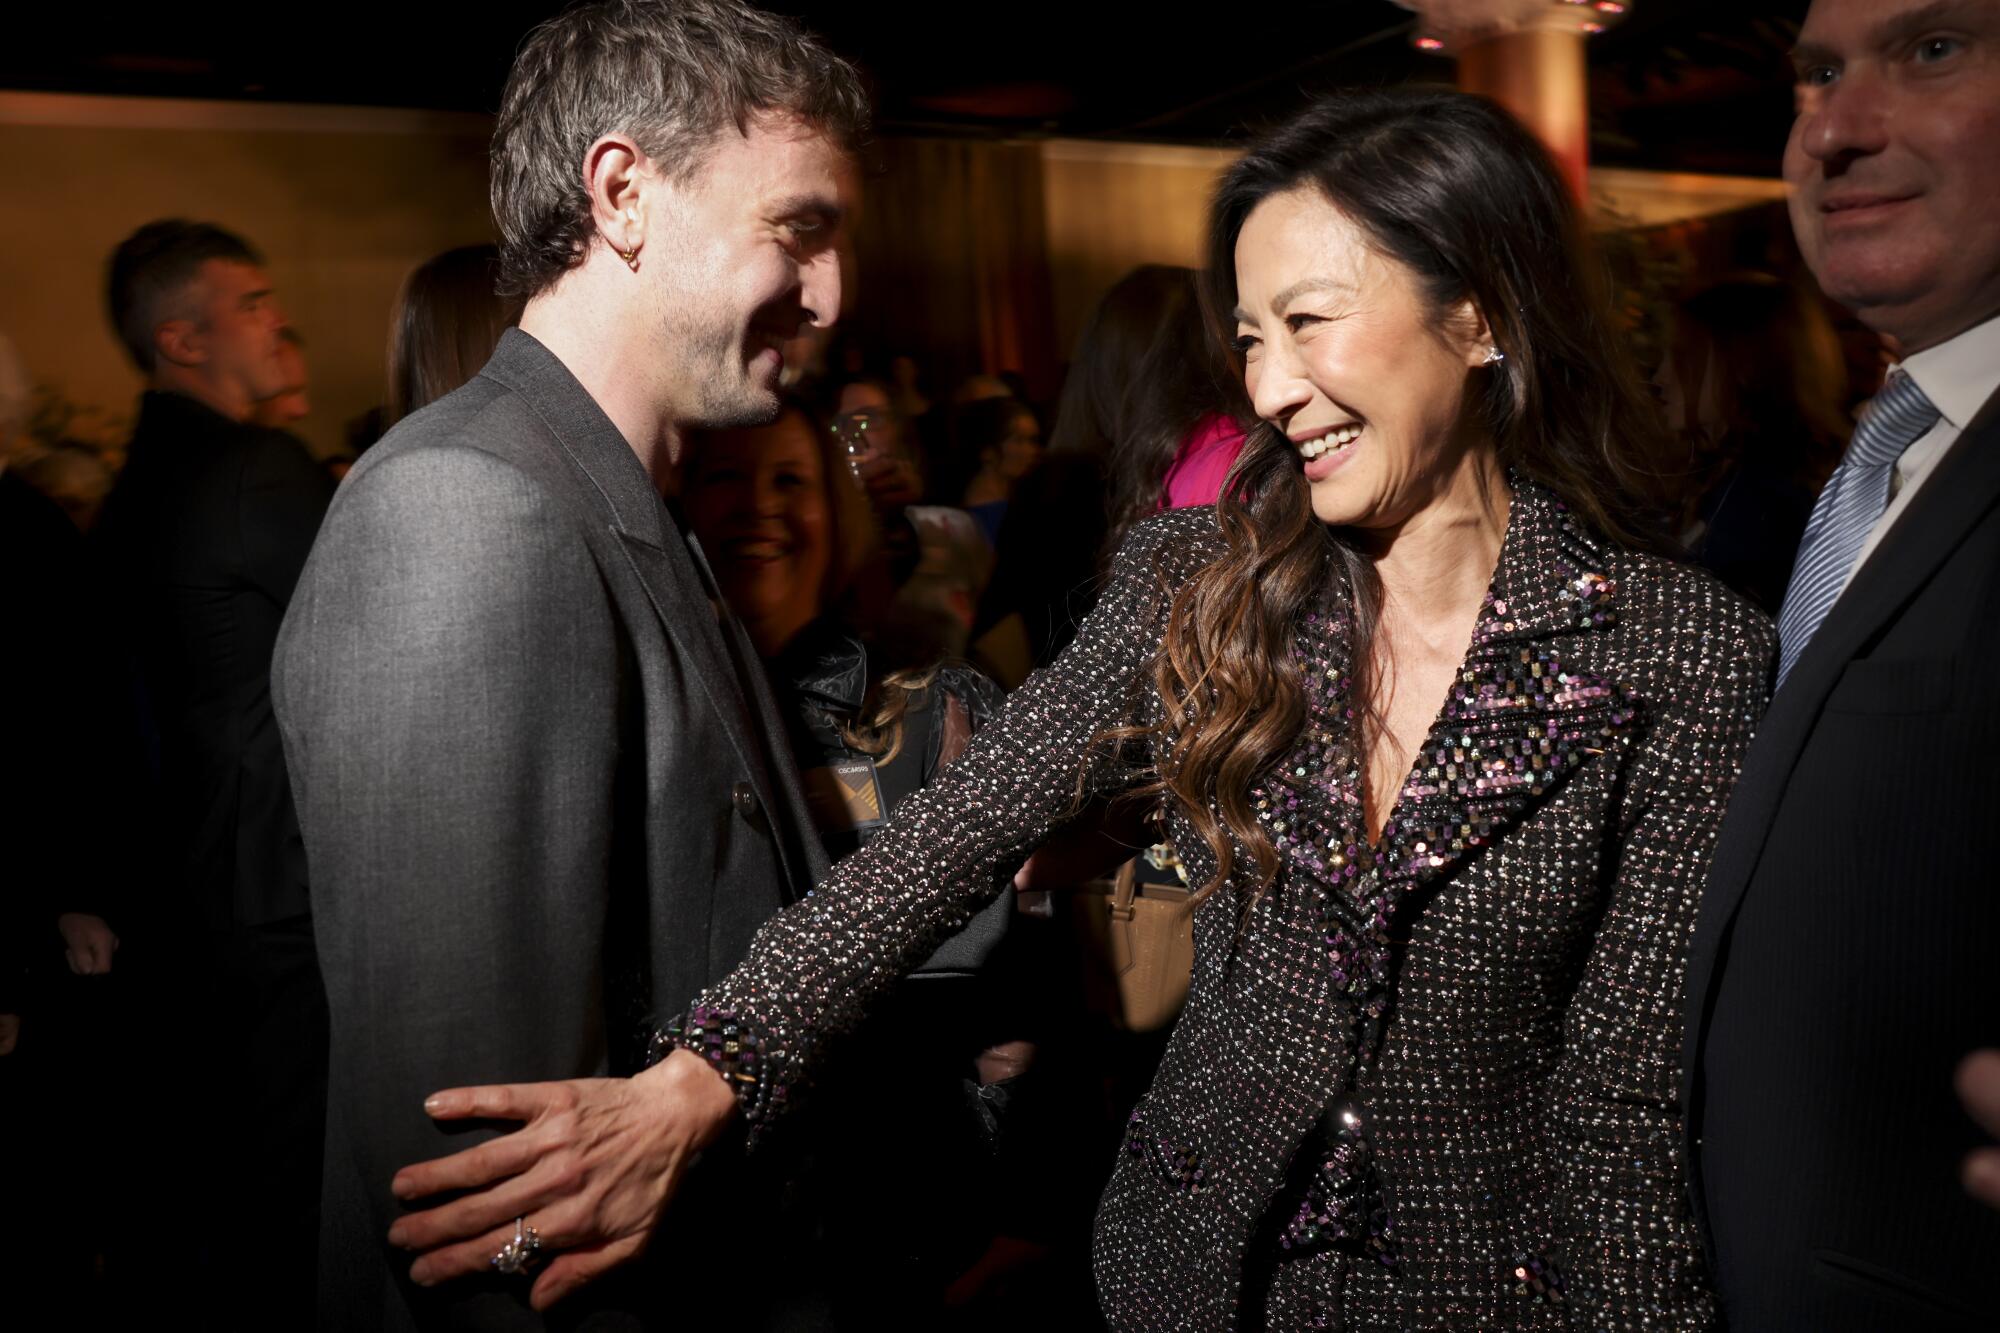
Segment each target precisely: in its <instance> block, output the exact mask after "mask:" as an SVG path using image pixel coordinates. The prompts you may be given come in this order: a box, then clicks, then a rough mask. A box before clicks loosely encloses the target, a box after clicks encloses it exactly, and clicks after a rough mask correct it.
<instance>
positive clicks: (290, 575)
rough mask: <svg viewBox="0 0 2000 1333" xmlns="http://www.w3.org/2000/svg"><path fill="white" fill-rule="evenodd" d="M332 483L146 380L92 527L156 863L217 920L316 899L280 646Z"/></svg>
mask: <svg viewBox="0 0 2000 1333" xmlns="http://www.w3.org/2000/svg"><path fill="white" fill-rule="evenodd" d="M332 495H333V480H332V478H331V477H330V476H328V475H327V473H326V471H325V469H323V468H322V467H320V466H319V465H318V464H317V463H315V462H314V461H313V460H312V458H311V457H310V456H309V455H308V454H307V453H306V451H305V448H304V446H302V445H301V444H300V443H299V442H298V441H297V440H296V439H294V438H293V437H292V436H290V435H286V434H284V433H283V432H282V431H274V430H266V429H262V428H260V427H256V426H248V425H243V424H240V423H238V422H235V421H231V420H230V419H228V418H227V417H224V416H222V415H220V414H219V413H217V412H214V411H212V410H210V409H209V408H208V407H206V406H204V405H203V404H201V403H198V402H196V401H195V400H194V399H192V398H187V397H183V396H182V395H180V394H173V393H148V394H147V395H146V396H145V399H144V401H143V402H142V404H141V406H140V409H139V425H138V428H137V430H136V431H135V432H134V433H133V436H132V445H131V451H130V454H129V456H128V459H127V462H126V464H125V470H124V472H123V473H121V474H120V475H119V478H118V484H117V485H116V486H115V487H114V488H113V490H112V492H111V496H110V498H109V499H108V500H107V501H106V502H105V506H104V513H103V516H102V518H100V520H99V522H98V526H97V530H96V533H95V534H94V535H95V538H96V541H97V544H98V546H99V547H100V548H101V555H102V557H103V561H104V567H105V576H106V578H107V581H108V584H109V590H110V593H111V595H112V597H113V599H114V603H115V605H116V606H117V607H118V610H119V613H120V616H119V618H120V626H121V629H122V630H123V632H124V634H125V636H126V641H127V645H128V648H129V650H130V652H131V655H132V657H133V659H134V661H135V663H136V665H137V667H138V673H139V676H140V680H141V683H142V686H143V689H144V692H145V696H146V708H147V712H148V714H149V716H150V721H151V726H152V728H153V729H154V730H155V732H156V737H157V744H158V761H159V802H158V806H159V808H158V827H159V828H161V829H163V830H165V832H164V834H163V838H162V844H161V845H162V852H163V857H162V863H163V865H164V866H165V867H170V868H171V870H170V873H172V874H174V875H175V876H176V877H177V878H178V880H179V888H180V891H181V894H182V895H183V896H182V899H181V900H182V901H183V902H184V903H185V904H186V906H185V907H184V908H183V909H182V910H183V911H185V912H187V913H189V914H190V915H191V916H192V917H194V918H198V919H200V920H202V921H205V923H206V924H208V925H210V926H216V927H223V926H230V925H239V926H241V925H249V926H254V925H262V924H265V923H268V922H272V921H278V920H283V919H285V918H287V917H297V916H302V915H304V914H305V913H306V911H307V902H306V879H305V856H304V852H303V849H302V848H301V847H300V844H299V834H298V820H297V818H296V816H295V815H294V813H293V810H292V795H291V789H290V785H289V783H288V782H287V780H286V775H285V756H284V750H283V748H282V746H281V745H280V743H279V740H278V727H277V723H276V721H275V720H274V719H273V718H272V716H271V691H270V670H271V652H272V646H273V645H274V644H275V643H276V642H277V637H278V625H279V622H280V621H281V620H282V619H283V617H284V614H285V606H286V603H287V602H289V601H290V600H291V595H292V585H293V584H294V583H295V582H297V580H298V576H299V570H300V568H301V567H302V566H303V565H304V564H305V560H306V553H307V552H308V551H310V550H311V549H312V543H313V537H314V535H315V534H316V533H317V532H318V531H319V524H320V519H321V518H322V517H323V516H324V515H325V513H326V506H327V502H328V501H329V500H330V499H331V498H332Z"/></svg>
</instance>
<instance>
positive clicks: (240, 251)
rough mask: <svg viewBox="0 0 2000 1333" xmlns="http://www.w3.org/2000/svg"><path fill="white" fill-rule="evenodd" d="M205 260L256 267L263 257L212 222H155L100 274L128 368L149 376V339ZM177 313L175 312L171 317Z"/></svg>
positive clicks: (152, 355) (123, 244) (152, 351)
mask: <svg viewBox="0 0 2000 1333" xmlns="http://www.w3.org/2000/svg"><path fill="white" fill-rule="evenodd" d="M211 259H223V260H227V261H228V262H230V263H232V264H249V265H252V266H256V267H261V266H262V265H263V263H264V256H262V255H260V254H258V253H257V250H256V248H255V247H254V246H252V245H251V244H250V243H249V242H248V241H246V240H244V239H243V238H242V237H241V236H238V235H237V234H236V233H234V232H232V231H225V230H223V229H222V228H221V227H218V226H216V225H215V224H214V223H212V222H189V221H187V220H186V219H184V218H161V219H160V220H159V221H157V222H148V223H147V224H146V225H145V226H143V227H141V228H139V230H137V231H135V232H133V233H132V234H131V235H130V236H127V237H126V238H125V239H124V240H123V241H120V242H119V243H118V248H117V249H116V250H113V251H112V252H111V264H110V268H109V270H108V271H107V272H106V274H105V282H104V287H105V292H104V296H105V303H106V305H107V306H109V308H110V313H111V327H112V329H113V330H114V331H115V332H116V333H117V334H118V339H119V341H120V342H122V343H124V344H125V350H126V351H127V352H129V353H131V356H132V361H133V364H135V365H137V366H138V367H139V369H140V370H141V371H143V372H144V373H146V374H148V375H150V374H152V373H153V364H154V362H155V361H156V360H157V359H158V349H156V348H155V347H154V346H153V334H154V333H155V331H157V330H158V329H159V327H160V325H161V324H162V323H163V322H165V321H166V320H167V319H169V318H173V317H175V315H174V314H170V313H169V307H170V306H171V305H172V304H173V303H174V302H177V301H179V300H181V299H182V297H184V296H185V295H186V293H187V287H188V284H189V283H191V282H193V281H194V280H195V278H196V277H197V276H198V275H199V274H200V273H201V266H202V265H203V264H206V263H207V262H208V261H209V260H211ZM176 313H177V312H176Z"/></svg>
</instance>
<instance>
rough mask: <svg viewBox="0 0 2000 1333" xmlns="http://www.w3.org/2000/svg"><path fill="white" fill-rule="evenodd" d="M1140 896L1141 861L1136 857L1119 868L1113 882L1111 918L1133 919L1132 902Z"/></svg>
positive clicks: (1119, 919)
mask: <svg viewBox="0 0 2000 1333" xmlns="http://www.w3.org/2000/svg"><path fill="white" fill-rule="evenodd" d="M1138 896H1139V860H1138V858H1137V857H1134V858H1133V859H1131V860H1130V861H1127V862H1126V863H1125V864H1124V865H1122V866H1119V867H1118V874H1117V876H1116V877H1115V878H1114V879H1113V880H1112V881H1111V916H1112V918H1113V919H1114V920H1117V921H1130V920H1131V919H1132V900H1133V899H1135V898H1137V897H1138Z"/></svg>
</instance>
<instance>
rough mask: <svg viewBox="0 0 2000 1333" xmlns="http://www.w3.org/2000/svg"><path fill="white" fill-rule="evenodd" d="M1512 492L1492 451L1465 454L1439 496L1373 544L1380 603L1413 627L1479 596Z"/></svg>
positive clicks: (1448, 615)
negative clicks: (1380, 596)
mask: <svg viewBox="0 0 2000 1333" xmlns="http://www.w3.org/2000/svg"><path fill="white" fill-rule="evenodd" d="M1511 504H1512V493H1511V491H1510V489H1509V487H1508V485H1507V479H1506V475H1505V473H1504V472H1503V471H1502V469H1501V467H1500V464H1499V461H1498V459H1497V458H1496V457H1495V456H1494V454H1493V452H1492V451H1491V450H1490V449H1480V450H1469V451H1467V453H1466V454H1465V455H1463V457H1462V458H1461V461H1460V463H1459V464H1458V466H1457V468H1456V469H1455V470H1454V472H1453V473H1452V475H1451V476H1450V478H1449V479H1448V480H1447V481H1446V483H1445V485H1444V487H1443V488H1442V490H1441V491H1440V493H1439V495H1438V497H1437V498H1436V499H1435V500H1433V501H1432V502H1431V503H1430V504H1428V505H1426V506H1425V507H1424V508H1423V509H1421V510H1419V511H1418V512H1417V513H1415V514H1413V515H1411V516H1410V517H1409V518H1408V519H1405V520H1404V521H1403V522H1402V523H1400V524H1398V525H1397V526H1396V527H1395V528H1394V529H1392V530H1390V531H1388V532H1386V533H1384V534H1382V535H1381V536H1380V539H1379V540H1378V541H1376V542H1372V543H1370V545H1371V546H1372V547H1373V555H1374V561H1375V572H1376V574H1377V576H1378V577H1379V578H1380V579H1381V580H1382V593H1383V605H1384V607H1385V608H1394V613H1395V614H1396V615H1397V616H1398V618H1401V619H1405V620H1412V621H1415V622H1418V623H1423V622H1433V621H1436V620H1438V619H1445V620H1454V619H1456V618H1457V617H1458V614H1459V613H1460V612H1461V611H1463V609H1464V608H1465V607H1466V606H1467V605H1468V604H1476V603H1477V602H1479V601H1480V600H1481V599H1482V598H1483V597H1484V596H1485V595H1486V590H1487V587H1488V586H1489V585H1490V584H1491V582H1492V579H1493V568H1494V566H1495V565H1496V564H1498V563H1499V559H1500V545H1501V542H1502V541H1503V540H1504V538H1505V536H1506V532H1507V515H1508V511H1509V508H1510V506H1511Z"/></svg>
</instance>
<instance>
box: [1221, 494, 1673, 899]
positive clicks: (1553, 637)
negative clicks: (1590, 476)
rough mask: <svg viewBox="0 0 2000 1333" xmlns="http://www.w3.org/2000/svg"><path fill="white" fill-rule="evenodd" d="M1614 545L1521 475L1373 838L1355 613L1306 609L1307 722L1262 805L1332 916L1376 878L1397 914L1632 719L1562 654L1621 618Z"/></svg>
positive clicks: (1284, 849) (1619, 701)
mask: <svg viewBox="0 0 2000 1333" xmlns="http://www.w3.org/2000/svg"><path fill="white" fill-rule="evenodd" d="M1608 554H1609V553H1608V551H1607V550H1606V548H1605V546H1604V544H1603V542H1602V541H1601V540H1600V539H1598V538H1596V537H1595V536H1594V535H1592V534H1591V533H1589V532H1588V531H1587V530H1586V529H1585V528H1584V527H1583V525H1582V524H1581V523H1580V522H1579V521H1578V520H1577V519H1576V517H1575V516H1574V515H1573V514H1571V513H1570V511H1569V510H1568V509H1567V507H1565V506H1564V505H1563V504H1562V502H1561V501H1559V500H1557V499H1556V498H1555V497H1554V496H1552V495H1550V494H1549V493H1548V492H1547V491H1545V490H1542V489H1541V488H1540V487H1538V486H1536V485H1534V484H1533V483H1530V482H1525V481H1517V483H1516V485H1515V491H1514V498H1513V505H1512V508H1511V510H1510V513H1509V517H1508V524H1507V532H1506V535H1505V537H1504V538H1503V539H1502V542H1501V549H1500V559H1499V562H1498V563H1497V565H1496V566H1495V568H1494V572H1493V579H1492V583H1491V585H1490V586H1489V588H1488V590H1487V593H1486V597H1485V600H1484V604H1483V606H1482V608H1481V611H1480V615H1479V620H1478V623H1477V625H1476V626H1475V628H1474V630H1473V634H1472V640H1471V643H1470V645H1469V646H1468V648H1467V650H1466V656H1465V659H1464V661H1463V662H1462V663H1461V664H1460V668H1459V672H1458V677H1457V679H1456V680H1455V681H1454V683H1453V686H1452V691H1451V694H1450V696H1449V697H1448V698H1447V700H1446V701H1445V704H1444V707H1443V708H1442V710H1441V711H1440V712H1439V714H1438V716H1437V718H1436V720H1435V721H1434V722H1433V723H1432V725H1431V729H1430V732H1429V733H1428V735H1427V736H1426V738H1425V740H1424V743H1423V745H1422V747H1421V748H1420V749H1419V751H1418V753H1417V760H1416V763H1415V764H1414V765H1413V767H1412V769H1411V771H1410V774H1409V776H1408V778H1407V780H1406V781H1405V783H1404V785H1403V788H1402V790H1401V792H1400V793H1399V795H1398V798H1397V801H1396V804H1395V807H1394V809H1393V810H1392V812H1391V813H1390V816H1389V819H1388V823H1387V825H1386V828H1385V831H1384V836H1383V838H1382V840H1381V843H1380V845H1379V847H1371V846H1370V845H1369V842H1368V839H1367V838H1366V837H1365V836H1364V834H1363V829H1362V825H1361V809H1362V807H1361V800H1360V791H1359V779H1358V767H1357V763H1356V756H1355V755H1354V754H1353V751H1352V731H1353V704H1352V700H1351V698H1350V697H1349V684H1350V674H1351V673H1350V669H1349V659H1350V652H1351V647H1350V644H1349V627H1348V622H1347V619H1346V616H1345V615H1344V613H1342V612H1340V611H1337V610H1336V611H1335V612H1333V613H1332V614H1330V615H1323V616H1319V617H1316V618H1313V619H1311V620H1309V622H1308V624H1307V625H1306V626H1305V628H1304V630H1303V631H1302V633H1301V636H1300V643H1299V652H1300V654H1301V665H1302V668H1303V671H1302V674H1303V677H1304V685H1305V690H1306V701H1307V710H1306V711H1307V723H1306V728H1305V732H1304V734H1303V735H1302V737H1301V740H1300V743H1299V745H1298V747H1296V749H1295V750H1294V751H1293V753H1292V754H1291V755H1289V756H1288V757H1287V759H1286V761H1285V763H1284V765H1283V767H1282V769H1281V770H1280V772H1279V773H1278V774H1276V775H1274V777H1273V779H1272V780H1271V781H1270V782H1269V783H1267V785H1266V787H1265V788H1264V789H1263V790H1261V791H1260V792H1259V793H1258V796H1257V801H1256V804H1257V806H1258V808H1259V815H1260V818H1263V819H1264V820H1265V822H1266V824H1267V826H1268V827H1269V828H1270V829H1271V831H1272V833H1273V836H1274V840H1275V841H1276V842H1277V844H1278V847H1279V851H1280V853H1281V854H1282V855H1283V856H1284V858H1285V859H1286V861H1287V862H1288V863H1289V864H1290V865H1291V866H1292V867H1293V869H1294V871H1296V872H1301V873H1303V874H1305V875H1306V876H1308V877H1309V878H1311V879H1312V880H1315V881H1318V882H1319V883H1321V884H1322V885H1324V886H1326V887H1328V888H1330V889H1336V890H1339V892H1338V893H1336V894H1335V895H1334V898H1335V900H1336V906H1335V910H1336V911H1337V912H1339V914H1340V915H1342V916H1343V917H1353V915H1354V914H1353V913H1352V912H1351V911H1349V910H1347V909H1348V907H1349V906H1350V905H1353V906H1358V905H1359V904H1358V903H1356V902H1355V901H1354V895H1355V894H1356V893H1357V892H1361V893H1363V894H1364V895H1367V894H1372V893H1374V892H1376V891H1377V890H1381V891H1386V892H1387V894H1388V896H1389V899H1390V901H1388V902H1387V903H1386V904H1385V906H1386V907H1387V909H1388V910H1389V911H1390V912H1391V913H1393V910H1394V906H1395V901H1396V900H1398V899H1399V898H1400V897H1401V894H1402V892H1403V891H1405V890H1406V889H1407V888H1409V887H1412V886H1414V885H1418V884H1424V883H1428V882H1431V881H1433V880H1436V879H1439V878H1441V877H1443V876H1445V875H1448V874H1449V873H1451V871H1452V870H1453V869H1455V868H1456V866H1457V865H1458V864H1459V862H1461V861H1463V860H1464V859H1465V858H1466V857H1467V856H1468V855H1470V854H1471V853H1473V852H1474V851H1476V850H1477V849H1478V848H1480V847H1482V846H1484V845H1486V844H1487V843H1489V842H1491V841H1493V840H1494V839H1495V838H1496V837H1498V836H1499V835H1500V834H1502V833H1504V832H1505V831H1506V830H1507V829H1508V828H1510V827H1512V826H1513V825H1514V824H1516V823H1518V822H1519V821H1520V819H1521V818H1522V817H1523V816H1524V815H1525V814H1526V813H1527V812H1528V811H1529V810H1530V809H1532V808H1533V807H1534V806H1535V805H1537V804H1538V803H1539V802H1540V801H1541V800H1543V799H1544V798H1546V797H1547V795H1548V794H1549V793H1550V792H1552V791H1553V790H1554V789H1555V788H1556V787H1557V786H1558V785H1559V784H1560V782H1561V781H1562V779H1563V778H1564V777H1566V776H1567V775H1568V774H1569V773H1570V772H1571V771H1573V770H1574V769H1575V768H1577V767H1578V766H1579V765H1580V764H1581V763H1582V762H1583V761H1584V760H1585V759H1587V758H1588V757H1590V756H1591V755H1592V754H1595V753H1598V752H1599V751H1601V750H1603V749H1605V748H1607V747H1608V746H1609V745H1610V744H1611V743H1612V742H1613V740H1614V738H1615V737H1616V736H1617V735H1618V734H1619V733H1620V732H1621V731H1622V730H1624V728H1625V727H1626V725H1627V724H1628V723H1629V722H1630V721H1631V720H1632V717H1633V714H1634V705H1633V702H1632V699H1631V697H1630V696H1629V695H1628V694H1627V693H1626V691H1625V690H1624V688H1623V687H1622V686H1620V685H1619V684H1618V683H1616V682H1614V681H1611V680H1608V679H1606V678H1604V677H1602V676H1598V675H1595V674H1592V673H1589V672H1583V671H1578V670H1574V669H1572V668H1570V667H1569V666H1567V665H1565V663H1564V662H1563V660H1562V657H1561V656H1560V655H1559V653H1558V649H1563V647H1564V642H1565V640H1567V639H1571V638H1573V637H1574V636H1577V635H1583V634H1590V633H1595V632H1598V631H1601V630H1604V629H1607V628H1609V627H1611V626H1613V625H1615V624H1616V623H1617V621H1618V605H1617V597H1618V588H1617V584H1616V582H1615V581H1614V580H1613V579H1612V578H1611V577H1610V576H1609V575H1608V574H1607V573H1606V568H1607V556H1608ZM1564 651H1565V652H1566V651H1567V650H1566V649H1564ZM1371 881H1372V883H1368V882H1371ZM1350 924H1351V925H1353V926H1354V927H1356V928H1357V929H1360V928H1363V927H1364V926H1366V924H1367V923H1366V922H1365V921H1363V920H1361V919H1359V918H1355V919H1353V920H1351V921H1350Z"/></svg>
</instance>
